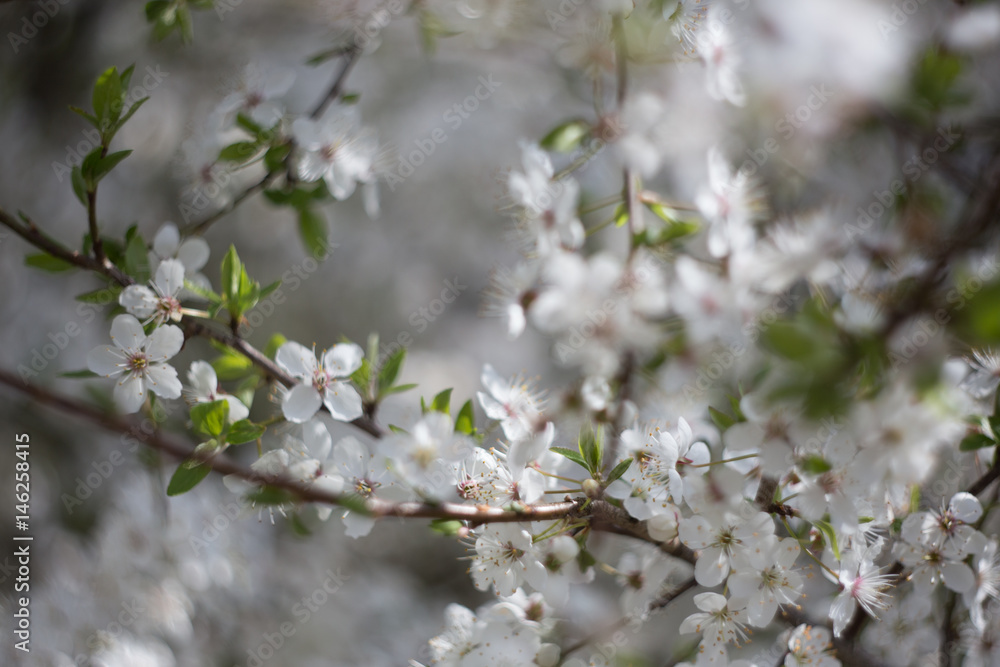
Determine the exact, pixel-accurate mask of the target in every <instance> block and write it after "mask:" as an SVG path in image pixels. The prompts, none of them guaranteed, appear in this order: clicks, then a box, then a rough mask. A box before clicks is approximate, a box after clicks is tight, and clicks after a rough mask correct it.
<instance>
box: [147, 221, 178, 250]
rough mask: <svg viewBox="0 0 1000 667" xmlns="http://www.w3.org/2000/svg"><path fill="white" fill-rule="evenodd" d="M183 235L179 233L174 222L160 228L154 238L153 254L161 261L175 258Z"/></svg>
mask: <svg viewBox="0 0 1000 667" xmlns="http://www.w3.org/2000/svg"><path fill="white" fill-rule="evenodd" d="M180 240H181V235H180V232H178V231H177V225H175V224H174V223H172V222H168V223H167V224H165V225H163V226H162V227H160V231H158V232H156V236H154V237H153V252H155V253H156V254H157V256H158V257H160V258H161V259H166V258H167V257H173V256H174V255H176V254H177V246H178V244H179V243H180Z"/></svg>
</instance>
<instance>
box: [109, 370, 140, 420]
mask: <svg viewBox="0 0 1000 667" xmlns="http://www.w3.org/2000/svg"><path fill="white" fill-rule="evenodd" d="M114 397H115V404H116V405H117V406H118V409H119V410H121V411H122V412H124V413H125V414H132V413H133V412H138V411H139V408H141V407H142V403H143V401H145V400H146V390H145V383H144V382H143V380H142V378H141V377H137V376H132V375H127V376H125V377H124V378H122V379H121V380H119V381H118V384H116V385H115V391H114Z"/></svg>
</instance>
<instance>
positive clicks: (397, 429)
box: [389, 424, 410, 435]
mask: <svg viewBox="0 0 1000 667" xmlns="http://www.w3.org/2000/svg"><path fill="white" fill-rule="evenodd" d="M389 430H390V431H392V432H393V433H399V434H400V435H409V433H410V432H409V431H407V430H406V429H405V428H400V427H398V426H396V425H395V424H389Z"/></svg>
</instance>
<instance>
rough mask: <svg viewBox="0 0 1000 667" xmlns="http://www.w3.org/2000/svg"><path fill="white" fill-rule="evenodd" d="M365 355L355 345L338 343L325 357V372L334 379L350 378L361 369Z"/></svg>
mask: <svg viewBox="0 0 1000 667" xmlns="http://www.w3.org/2000/svg"><path fill="white" fill-rule="evenodd" d="M364 356H365V353H364V352H362V351H361V348H360V347H359V346H357V345H355V344H354V343H338V344H337V345H334V346H333V347H332V348H330V349H329V350H327V351H326V353H325V354H324V355H323V370H325V371H326V372H327V373H329V374H330V375H332V376H333V377H348V376H349V375H350V374H351V373H353V372H354V371H356V370H358V369H359V368H361V360H362V359H363V358H364Z"/></svg>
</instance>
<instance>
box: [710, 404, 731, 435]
mask: <svg viewBox="0 0 1000 667" xmlns="http://www.w3.org/2000/svg"><path fill="white" fill-rule="evenodd" d="M708 414H709V416H710V417H711V418H712V422H713V423H714V424H715V425H716V427H718V429H719V431H720V432H725V431H726V429H728V428H729V427H730V426H732V425H733V424H735V423H736V420H735V419H733V418H732V417H730V416H729V415H727V414H726V413H725V412H721V411H720V410H716V409H715V408H713V407H712V406H711V405H710V406H708Z"/></svg>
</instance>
